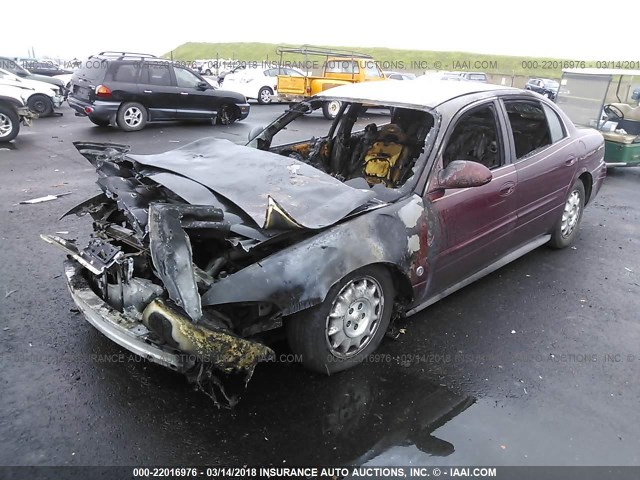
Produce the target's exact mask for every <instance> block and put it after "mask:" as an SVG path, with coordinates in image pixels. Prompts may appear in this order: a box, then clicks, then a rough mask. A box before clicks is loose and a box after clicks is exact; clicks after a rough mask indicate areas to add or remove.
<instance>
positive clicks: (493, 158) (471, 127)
mask: <svg viewBox="0 0 640 480" xmlns="http://www.w3.org/2000/svg"><path fill="white" fill-rule="evenodd" d="M454 160H471V161H474V162H478V163H481V164H483V165H484V166H486V167H487V168H489V169H492V168H497V167H499V166H501V165H502V164H503V163H504V162H503V159H502V142H501V139H500V137H499V135H498V122H497V118H496V112H495V109H494V107H493V105H485V106H483V107H478V108H475V109H473V110H471V111H470V112H467V113H465V114H464V115H463V116H462V118H460V119H459V120H458V121H457V123H456V125H455V127H454V129H453V132H452V133H451V136H450V137H449V140H448V141H447V145H446V147H445V149H444V152H443V153H442V162H443V167H446V166H447V165H449V163H451V162H452V161H454Z"/></svg>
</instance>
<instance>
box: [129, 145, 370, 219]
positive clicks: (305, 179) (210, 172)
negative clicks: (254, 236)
mask: <svg viewBox="0 0 640 480" xmlns="http://www.w3.org/2000/svg"><path fill="white" fill-rule="evenodd" d="M127 158H128V159H130V160H133V161H134V162H137V163H138V164H140V165H144V166H147V167H153V169H160V170H164V171H167V172H172V173H175V174H178V175H180V176H182V177H185V178H188V179H190V180H193V181H194V182H197V183H199V184H201V185H203V186H205V187H207V188H209V189H210V190H212V191H214V192H216V193H217V194H219V195H221V196H223V197H225V198H227V199H228V200H229V201H231V202H233V203H234V204H235V205H237V206H238V207H239V208H240V209H242V210H243V211H244V212H246V214H247V215H249V216H250V217H251V218H252V219H253V220H254V221H255V222H256V223H257V224H258V226H260V227H261V228H265V229H269V228H278V229H282V228H308V229H319V228H323V227H326V226H329V225H332V224H334V223H336V222H338V221H339V220H341V219H342V218H344V217H345V216H346V215H348V214H349V213H350V212H352V211H354V210H356V209H357V208H358V207H361V206H362V205H364V204H365V203H367V202H368V201H370V200H372V199H373V197H374V195H375V194H374V192H372V191H369V190H365V189H356V188H352V187H350V186H348V185H345V184H344V183H342V182H340V181H339V180H337V179H335V178H333V177H332V176H330V175H327V174H326V173H324V172H321V171H320V170H318V169H316V168H314V167H312V166H310V165H307V164H306V163H303V162H300V161H298V160H294V159H291V158H288V157H283V156H281V155H276V154H274V153H270V152H265V151H261V150H257V149H254V148H250V147H245V146H241V145H236V144H234V143H232V142H230V141H228V140H222V139H217V138H204V139H201V140H197V141H195V142H193V143H190V144H188V145H185V146H183V147H180V148H177V149H175V150H171V151H168V152H165V153H160V154H155V155H133V154H127ZM156 171H157V170H156ZM191 189H192V187H190V186H189V183H184V184H182V185H181V184H178V183H176V184H174V185H172V190H173V191H174V192H175V193H176V194H177V195H179V196H181V197H183V198H188V197H189V196H191V195H192V193H193V192H191V191H190V190H191ZM183 190H184V191H183Z"/></svg>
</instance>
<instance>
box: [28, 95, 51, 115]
mask: <svg viewBox="0 0 640 480" xmlns="http://www.w3.org/2000/svg"><path fill="white" fill-rule="evenodd" d="M27 106H28V107H29V110H31V111H32V112H33V113H37V114H38V116H39V117H48V116H49V115H51V114H52V113H53V102H52V101H51V99H50V98H49V97H47V96H46V95H43V94H41V93H36V94H34V95H31V96H30V97H29V99H28V100H27Z"/></svg>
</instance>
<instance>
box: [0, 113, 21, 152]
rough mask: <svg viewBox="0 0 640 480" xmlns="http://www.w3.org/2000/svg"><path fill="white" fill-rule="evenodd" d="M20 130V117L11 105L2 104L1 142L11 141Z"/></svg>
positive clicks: (0, 115)
mask: <svg viewBox="0 0 640 480" xmlns="http://www.w3.org/2000/svg"><path fill="white" fill-rule="evenodd" d="M18 132H20V117H18V114H17V113H16V112H15V111H14V110H13V108H11V107H10V106H5V105H0V143H4V142H10V141H11V140H13V139H14V138H16V137H17V136H18Z"/></svg>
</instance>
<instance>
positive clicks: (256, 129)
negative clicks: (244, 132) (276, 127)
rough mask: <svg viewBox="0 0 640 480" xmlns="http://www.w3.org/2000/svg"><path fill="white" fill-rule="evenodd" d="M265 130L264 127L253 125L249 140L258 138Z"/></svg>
mask: <svg viewBox="0 0 640 480" xmlns="http://www.w3.org/2000/svg"><path fill="white" fill-rule="evenodd" d="M263 130H264V127H253V128H252V129H251V131H250V132H249V141H251V140H253V139H254V138H256V137H257V136H258V135H260V133H261V132H262V131H263Z"/></svg>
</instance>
